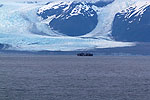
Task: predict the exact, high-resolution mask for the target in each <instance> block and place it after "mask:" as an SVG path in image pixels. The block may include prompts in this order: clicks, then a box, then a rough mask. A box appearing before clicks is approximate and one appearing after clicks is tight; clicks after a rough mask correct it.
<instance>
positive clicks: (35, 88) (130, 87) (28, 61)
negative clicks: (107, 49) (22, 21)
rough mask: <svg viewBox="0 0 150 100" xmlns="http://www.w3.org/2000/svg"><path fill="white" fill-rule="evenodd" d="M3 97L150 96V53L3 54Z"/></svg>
mask: <svg viewBox="0 0 150 100" xmlns="http://www.w3.org/2000/svg"><path fill="white" fill-rule="evenodd" d="M0 100H150V56H95V57H76V56H42V55H0Z"/></svg>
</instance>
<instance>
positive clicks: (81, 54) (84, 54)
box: [77, 53, 93, 56]
mask: <svg viewBox="0 0 150 100" xmlns="http://www.w3.org/2000/svg"><path fill="white" fill-rule="evenodd" d="M77 56H93V54H92V53H78V54H77Z"/></svg>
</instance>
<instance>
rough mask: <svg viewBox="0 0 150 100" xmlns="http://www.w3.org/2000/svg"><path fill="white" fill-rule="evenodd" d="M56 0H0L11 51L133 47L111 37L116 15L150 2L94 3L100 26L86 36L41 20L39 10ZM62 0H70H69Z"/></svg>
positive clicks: (1, 33) (2, 35) (1, 39)
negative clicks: (68, 33)
mask: <svg viewBox="0 0 150 100" xmlns="http://www.w3.org/2000/svg"><path fill="white" fill-rule="evenodd" d="M56 1H57V2H58V1H60V0H7V1H6V0H1V1H0V5H1V6H0V43H1V44H9V45H11V46H10V48H7V49H8V50H33V51H40V50H49V51H72V50H89V49H95V48H113V47H124V46H133V45H135V44H134V43H130V42H118V41H115V40H113V39H112V38H111V27H112V23H113V20H114V17H115V15H116V13H118V12H121V11H122V10H124V9H126V8H128V7H130V6H132V5H135V4H141V6H142V5H143V3H145V2H149V1H148V0H126V1H123V0H114V1H113V2H112V3H111V4H108V5H106V6H104V7H96V6H92V8H93V9H94V10H95V11H96V12H97V15H98V23H97V26H96V27H95V29H93V31H91V32H90V33H88V34H86V35H82V36H75V37H72V36H66V35H64V34H62V33H58V32H57V31H53V30H50V29H49V26H47V24H46V23H47V20H44V21H41V20H42V19H41V18H40V17H39V16H38V15H37V11H38V10H39V9H40V8H42V7H43V6H45V4H46V3H48V2H51V3H55V2H56ZM61 1H64V2H67V1H68V2H69V1H70V0H61ZM73 1H74V0H73ZM77 1H83V0H77ZM85 1H86V2H96V1H100V0H85ZM102 1H112V0H102ZM139 2H142V3H139ZM48 21H49V20H48Z"/></svg>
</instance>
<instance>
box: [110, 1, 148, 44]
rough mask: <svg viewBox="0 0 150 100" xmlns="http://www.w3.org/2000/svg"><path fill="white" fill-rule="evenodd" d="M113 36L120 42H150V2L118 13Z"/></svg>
mask: <svg viewBox="0 0 150 100" xmlns="http://www.w3.org/2000/svg"><path fill="white" fill-rule="evenodd" d="M112 36H113V37H114V38H115V39H116V40H119V41H132V42H135V41H137V42H150V2H148V1H145V2H144V1H142V2H138V3H136V4H134V5H132V6H130V7H129V8H127V9H125V10H123V11H121V12H119V13H117V14H116V16H115V19H114V22H113V27H112Z"/></svg>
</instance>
